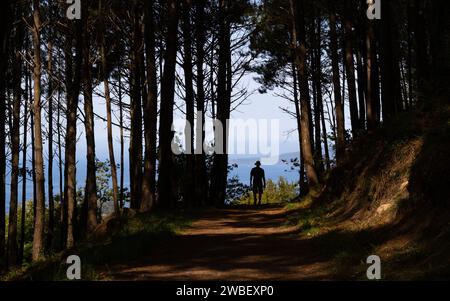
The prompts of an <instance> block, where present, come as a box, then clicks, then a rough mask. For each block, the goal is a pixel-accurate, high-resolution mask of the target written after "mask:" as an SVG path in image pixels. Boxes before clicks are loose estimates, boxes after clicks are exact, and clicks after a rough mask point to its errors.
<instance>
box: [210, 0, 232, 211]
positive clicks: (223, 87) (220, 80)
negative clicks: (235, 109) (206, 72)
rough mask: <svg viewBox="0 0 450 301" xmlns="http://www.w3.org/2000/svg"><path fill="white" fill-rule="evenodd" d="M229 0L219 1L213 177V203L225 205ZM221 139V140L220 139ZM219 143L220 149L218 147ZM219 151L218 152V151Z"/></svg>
mask: <svg viewBox="0 0 450 301" xmlns="http://www.w3.org/2000/svg"><path fill="white" fill-rule="evenodd" d="M227 9H228V1H227V0H221V1H220V2H219V66H218V76H217V120H218V121H219V122H220V123H221V124H222V131H221V133H215V134H218V136H216V137H215V143H216V153H215V154H214V162H213V169H212V178H211V191H210V197H211V203H214V204H216V205H219V206H220V205H223V204H224V202H225V198H226V189H227V176H228V156H227V154H226V153H227V132H228V130H227V120H228V119H229V117H230V99H229V91H227V90H228V84H227V83H228V70H229V69H228V64H229V57H230V55H231V54H230V39H229V35H230V26H229V21H228V17H227V14H228V11H227ZM220 140H221V141H220ZM218 145H219V147H220V149H218ZM217 151H218V152H217Z"/></svg>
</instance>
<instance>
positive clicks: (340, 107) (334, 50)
mask: <svg viewBox="0 0 450 301" xmlns="http://www.w3.org/2000/svg"><path fill="white" fill-rule="evenodd" d="M329 21H330V51H331V64H332V69H333V87H334V89H333V92H334V103H335V110H336V134H337V140H336V163H337V164H338V165H339V164H340V163H341V162H342V159H343V156H344V152H345V119H344V103H343V101H342V95H341V79H340V76H339V56H338V39H337V33H336V14H335V13H334V12H333V13H331V14H330V16H329Z"/></svg>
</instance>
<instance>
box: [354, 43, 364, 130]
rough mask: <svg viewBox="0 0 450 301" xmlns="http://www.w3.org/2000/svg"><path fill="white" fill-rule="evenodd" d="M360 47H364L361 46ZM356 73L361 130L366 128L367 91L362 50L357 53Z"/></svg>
mask: <svg viewBox="0 0 450 301" xmlns="http://www.w3.org/2000/svg"><path fill="white" fill-rule="evenodd" d="M360 47H364V46H362V45H360ZM356 70H357V71H356V72H357V74H358V106H359V126H358V128H359V129H360V130H364V129H365V128H366V104H365V99H364V93H365V90H366V84H365V82H366V81H365V73H364V66H363V60H362V50H361V49H360V48H358V49H357V51H356Z"/></svg>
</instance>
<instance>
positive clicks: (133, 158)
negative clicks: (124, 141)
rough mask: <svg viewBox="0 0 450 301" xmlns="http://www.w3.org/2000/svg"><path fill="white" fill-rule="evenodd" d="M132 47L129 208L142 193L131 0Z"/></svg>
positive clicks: (137, 32) (136, 39) (138, 47)
mask: <svg viewBox="0 0 450 301" xmlns="http://www.w3.org/2000/svg"><path fill="white" fill-rule="evenodd" d="M133 5H134V7H133V20H134V29H133V41H132V44H133V47H132V49H131V70H130V73H131V87H130V88H131V134H130V158H129V159H130V184H131V208H133V209H139V207H140V202H141V193H142V188H141V185H142V93H141V91H142V90H141V76H140V73H141V72H140V66H141V63H142V62H140V57H141V55H140V53H139V52H140V51H142V44H141V43H142V38H141V25H140V19H139V18H140V11H139V7H138V4H137V1H133Z"/></svg>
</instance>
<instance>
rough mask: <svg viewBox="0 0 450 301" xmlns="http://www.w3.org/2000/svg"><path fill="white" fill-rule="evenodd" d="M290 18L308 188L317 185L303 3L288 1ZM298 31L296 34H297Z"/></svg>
mask: <svg viewBox="0 0 450 301" xmlns="http://www.w3.org/2000/svg"><path fill="white" fill-rule="evenodd" d="M289 2H290V8H291V17H292V44H293V45H292V47H293V56H294V61H295V65H296V67H297V73H298V81H299V84H300V110H301V112H300V114H301V140H302V146H303V147H302V151H303V153H302V157H303V160H304V164H305V167H306V168H305V169H306V174H307V177H308V183H309V186H310V188H312V187H314V186H316V185H317V184H319V178H318V176H317V172H316V167H315V165H314V158H313V152H312V145H311V137H310V129H309V127H310V121H309V108H308V95H309V87H308V78H307V74H308V72H307V66H306V41H305V36H306V35H305V20H304V15H303V6H304V5H303V4H304V3H303V1H300V3H299V7H296V6H295V4H294V0H290V1H289ZM297 29H298V34H297Z"/></svg>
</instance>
